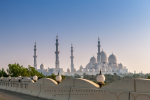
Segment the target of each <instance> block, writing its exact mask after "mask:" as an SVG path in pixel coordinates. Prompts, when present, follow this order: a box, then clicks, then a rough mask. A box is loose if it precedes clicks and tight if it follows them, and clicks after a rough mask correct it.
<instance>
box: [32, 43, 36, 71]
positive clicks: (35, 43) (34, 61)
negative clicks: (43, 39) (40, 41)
mask: <svg viewBox="0 0 150 100" xmlns="http://www.w3.org/2000/svg"><path fill="white" fill-rule="evenodd" d="M36 50H37V49H36V42H35V45H34V56H33V58H34V68H35V69H37V60H36V58H37V55H36Z"/></svg>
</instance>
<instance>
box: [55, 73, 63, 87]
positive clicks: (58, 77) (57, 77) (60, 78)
mask: <svg viewBox="0 0 150 100" xmlns="http://www.w3.org/2000/svg"><path fill="white" fill-rule="evenodd" d="M55 79H56V82H57V83H58V84H59V83H60V82H61V80H62V77H61V75H59V72H58V75H57V76H56V78H55Z"/></svg>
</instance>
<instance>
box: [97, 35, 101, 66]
mask: <svg viewBox="0 0 150 100" xmlns="http://www.w3.org/2000/svg"><path fill="white" fill-rule="evenodd" d="M97 47H98V53H97V63H99V64H100V63H101V52H100V47H101V45H100V38H99V37H98V45H97Z"/></svg>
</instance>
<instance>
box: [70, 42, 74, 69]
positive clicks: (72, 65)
mask: <svg viewBox="0 0 150 100" xmlns="http://www.w3.org/2000/svg"><path fill="white" fill-rule="evenodd" d="M70 58H71V72H73V70H74V64H73V58H74V56H73V45H72V43H71V56H70Z"/></svg>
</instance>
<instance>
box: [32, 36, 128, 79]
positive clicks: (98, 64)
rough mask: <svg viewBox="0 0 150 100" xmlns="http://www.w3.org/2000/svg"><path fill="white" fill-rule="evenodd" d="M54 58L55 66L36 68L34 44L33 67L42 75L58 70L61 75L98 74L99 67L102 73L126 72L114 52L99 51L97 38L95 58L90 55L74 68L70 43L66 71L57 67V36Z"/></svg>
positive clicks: (54, 72)
mask: <svg viewBox="0 0 150 100" xmlns="http://www.w3.org/2000/svg"><path fill="white" fill-rule="evenodd" d="M55 45H56V52H55V55H56V60H55V68H49V67H48V68H47V69H46V68H45V66H44V64H41V65H40V69H37V60H36V59H37V55H36V50H37V49H36V43H35V45H34V56H33V57H34V68H35V69H36V70H37V71H38V72H42V73H43V74H44V75H51V74H55V75H57V74H58V72H59V73H60V74H61V75H67V76H74V75H75V74H79V75H83V74H84V73H85V74H88V75H96V74H99V72H100V69H101V70H102V73H103V74H111V75H113V74H115V73H116V74H117V75H122V74H127V73H128V69H127V68H126V67H125V66H123V64H122V63H118V62H117V57H116V56H115V54H113V53H112V54H111V55H110V56H109V57H108V56H107V54H106V52H104V51H103V50H102V51H101V45H100V39H99V38H98V45H97V47H98V53H97V58H96V57H94V56H93V57H91V58H90V61H89V63H88V64H87V65H86V66H85V67H83V66H82V65H81V66H80V67H79V69H76V68H75V67H74V62H73V59H74V56H73V45H72V44H71V56H70V59H71V66H70V68H68V69H67V71H64V70H63V68H60V67H59V50H58V46H59V43H58V36H57V37H56V44H55Z"/></svg>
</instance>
